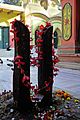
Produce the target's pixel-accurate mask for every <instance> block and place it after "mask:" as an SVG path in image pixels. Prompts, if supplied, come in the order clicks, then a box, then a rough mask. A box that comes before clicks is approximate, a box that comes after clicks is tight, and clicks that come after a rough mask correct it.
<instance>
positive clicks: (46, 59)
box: [12, 20, 53, 111]
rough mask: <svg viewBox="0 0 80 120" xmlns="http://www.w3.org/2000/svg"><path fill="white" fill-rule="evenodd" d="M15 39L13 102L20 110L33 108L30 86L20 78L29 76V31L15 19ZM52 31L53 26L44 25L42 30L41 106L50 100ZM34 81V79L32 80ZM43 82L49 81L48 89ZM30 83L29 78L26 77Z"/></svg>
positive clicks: (39, 82)
mask: <svg viewBox="0 0 80 120" xmlns="http://www.w3.org/2000/svg"><path fill="white" fill-rule="evenodd" d="M12 29H13V32H14V40H15V59H14V73H13V97H14V104H15V106H16V107H17V108H18V109H19V110H20V111H28V110H31V109H32V108H33V103H32V101H31V99H30V88H29V86H28V87H26V86H25V85H24V84H23V82H22V79H23V77H24V75H25V76H28V78H30V32H29V30H28V28H27V27H26V26H25V25H24V24H23V23H21V22H20V21H17V20H15V21H14V22H13V24H12ZM52 31H53V27H52V26H50V27H46V29H45V30H44V32H43V35H42V39H43V43H42V48H41V49H42V52H43V60H42V61H39V64H40V67H39V68H38V86H39V89H40V94H41V95H44V98H43V100H42V101H41V104H42V107H43V106H45V105H48V103H49V105H50V103H51V100H52V84H53V82H52V81H53V69H52V66H53V63H52ZM33 82H34V81H33ZM45 82H47V83H49V86H48V87H49V90H48V91H46V87H45ZM28 83H30V79H28Z"/></svg>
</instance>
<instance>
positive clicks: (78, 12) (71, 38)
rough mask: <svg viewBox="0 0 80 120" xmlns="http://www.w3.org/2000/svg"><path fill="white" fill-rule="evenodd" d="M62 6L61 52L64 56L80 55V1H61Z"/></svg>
mask: <svg viewBox="0 0 80 120" xmlns="http://www.w3.org/2000/svg"><path fill="white" fill-rule="evenodd" d="M61 4H62V40H61V48H60V49H59V52H60V55H63V56H68V57H70V56H75V55H76V54H79V53H80V47H79V46H80V7H79V6H80V0H61ZM61 60H62V59H61Z"/></svg>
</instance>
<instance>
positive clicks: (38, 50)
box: [10, 20, 59, 96]
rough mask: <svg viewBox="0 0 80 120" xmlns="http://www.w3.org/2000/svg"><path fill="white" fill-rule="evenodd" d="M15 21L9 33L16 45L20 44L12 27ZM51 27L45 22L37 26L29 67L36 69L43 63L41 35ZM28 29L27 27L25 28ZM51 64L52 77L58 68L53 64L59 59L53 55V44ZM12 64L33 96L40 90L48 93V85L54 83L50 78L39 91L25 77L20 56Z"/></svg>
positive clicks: (27, 77) (23, 64) (31, 47)
mask: <svg viewBox="0 0 80 120" xmlns="http://www.w3.org/2000/svg"><path fill="white" fill-rule="evenodd" d="M15 21H16V20H14V21H13V22H11V24H12V30H11V31H10V32H12V33H13V34H14V36H15V38H13V39H12V41H13V40H15V41H16V43H19V42H20V39H19V37H17V33H18V30H17V29H16V27H14V23H15ZM49 26H51V23H49V22H46V25H45V26H43V25H40V26H39V31H37V33H36V34H37V35H38V39H37V40H36V43H37V44H36V46H35V52H36V54H37V56H36V57H32V54H33V53H32V52H31V50H32V49H33V47H34V46H33V45H30V54H31V55H30V65H31V66H32V65H34V66H37V67H40V64H39V62H40V61H43V51H42V45H43V39H42V35H43V33H44V29H46V28H47V27H49ZM26 27H28V26H26ZM23 36H24V34H23ZM30 41H32V39H30ZM52 58H53V59H52V62H53V66H51V68H52V69H53V76H56V75H57V72H58V71H59V69H58V68H56V67H55V64H56V63H58V62H59V59H58V57H57V56H56V55H55V51H54V44H52ZM14 63H15V64H16V65H17V68H18V69H20V72H21V74H23V78H22V84H24V86H26V87H27V88H29V89H30V90H31V91H33V93H34V96H35V95H36V94H38V93H39V92H40V91H41V90H42V89H44V88H46V91H49V90H50V85H51V83H52V82H53V81H54V80H52V79H51V78H50V80H49V81H45V83H44V84H45V86H44V88H41V89H39V88H38V86H32V83H30V77H29V76H27V75H26V74H25V70H24V69H23V66H25V62H24V60H23V57H22V56H20V55H17V56H16V57H15V58H14Z"/></svg>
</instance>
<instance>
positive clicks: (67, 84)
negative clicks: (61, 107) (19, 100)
mask: <svg viewBox="0 0 80 120" xmlns="http://www.w3.org/2000/svg"><path fill="white" fill-rule="evenodd" d="M3 61H4V62H3V64H0V92H2V91H3V90H4V89H6V90H9V89H11V90H13V87H12V83H13V71H12V70H11V68H10V67H8V66H7V63H9V62H8V61H7V60H6V58H5V59H4V60H3ZM31 81H32V83H33V85H35V84H37V68H36V67H31ZM56 88H57V89H62V90H65V91H67V92H69V93H70V94H72V95H73V96H75V97H77V98H80V70H74V69H70V68H69V69H68V68H67V69H66V68H61V67H60V68H59V73H58V75H57V76H56V77H55V82H54V85H53V90H54V89H56Z"/></svg>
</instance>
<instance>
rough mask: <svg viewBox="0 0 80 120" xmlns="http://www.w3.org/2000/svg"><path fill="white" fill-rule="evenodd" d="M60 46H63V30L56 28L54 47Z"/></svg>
mask: <svg viewBox="0 0 80 120" xmlns="http://www.w3.org/2000/svg"><path fill="white" fill-rule="evenodd" d="M59 46H61V30H60V29H59V28H56V30H55V31H54V48H55V49H58V47H59Z"/></svg>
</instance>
